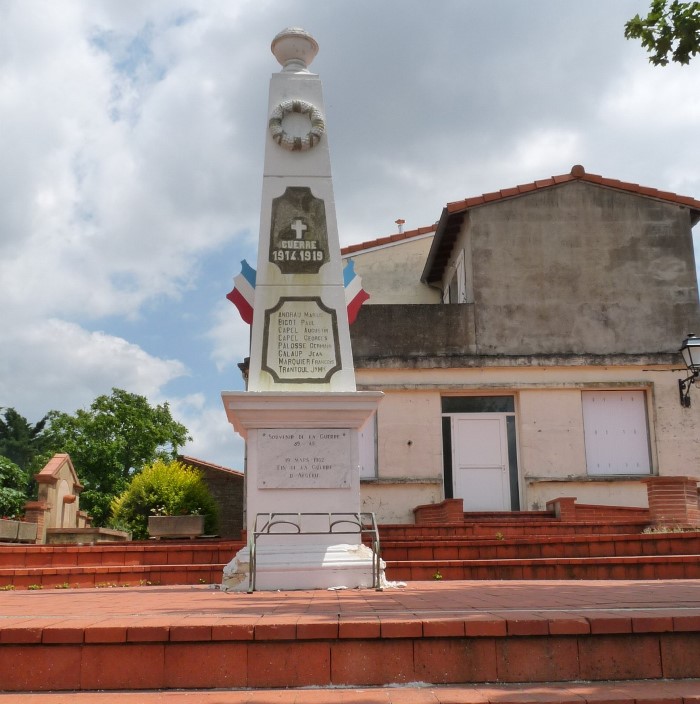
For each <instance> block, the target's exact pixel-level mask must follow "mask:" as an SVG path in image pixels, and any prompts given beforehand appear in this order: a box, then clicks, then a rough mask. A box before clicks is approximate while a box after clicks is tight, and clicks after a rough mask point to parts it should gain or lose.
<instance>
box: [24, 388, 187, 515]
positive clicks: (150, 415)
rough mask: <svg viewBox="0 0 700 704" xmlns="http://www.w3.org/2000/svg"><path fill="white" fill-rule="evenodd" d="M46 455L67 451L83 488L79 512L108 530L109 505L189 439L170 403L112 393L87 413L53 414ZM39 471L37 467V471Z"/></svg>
mask: <svg viewBox="0 0 700 704" xmlns="http://www.w3.org/2000/svg"><path fill="white" fill-rule="evenodd" d="M45 435H46V441H47V447H48V450H49V451H48V452H47V453H46V454H45V455H44V456H42V457H41V458H40V462H45V461H46V460H47V459H48V457H49V456H50V455H52V454H53V453H55V452H67V453H68V454H69V455H70V456H71V459H72V461H73V466H74V467H75V470H76V472H77V474H78V478H79V479H80V481H81V482H82V483H83V485H84V486H85V490H84V491H83V493H82V494H81V496H80V507H81V508H82V509H84V510H86V511H87V512H88V513H89V514H90V515H91V516H92V518H93V521H94V523H95V525H98V526H102V525H105V523H106V521H107V519H108V517H109V504H110V502H111V500H112V499H113V498H114V496H116V495H117V494H120V493H121V492H122V491H124V489H125V488H126V486H127V484H128V483H129V480H130V479H131V477H132V476H133V475H134V473H136V472H138V471H139V470H140V469H141V468H142V467H144V466H145V465H146V464H149V463H152V462H154V461H155V460H157V459H165V460H167V459H171V458H174V457H175V456H176V455H177V452H178V448H179V447H181V446H182V445H184V444H185V443H186V442H187V441H188V440H189V439H190V437H189V435H188V432H187V428H185V426H184V425H182V424H181V423H178V422H177V421H176V420H174V419H173V417H172V415H171V413H170V408H169V406H168V404H167V403H164V404H160V405H157V406H151V405H150V404H149V402H148V399H146V397H145V396H139V395H137V394H132V393H129V392H127V391H124V390H123V389H116V388H115V389H112V393H111V394H110V395H109V396H107V395H103V396H98V397H97V398H96V399H95V400H94V401H93V402H92V404H91V405H90V408H89V409H87V410H84V409H81V410H79V411H76V413H75V414H73V415H70V414H68V413H60V412H58V411H51V412H49V414H48V425H47V428H46V430H45ZM38 468H39V467H35V469H38Z"/></svg>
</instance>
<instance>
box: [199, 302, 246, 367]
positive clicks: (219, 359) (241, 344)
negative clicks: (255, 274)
mask: <svg viewBox="0 0 700 704" xmlns="http://www.w3.org/2000/svg"><path fill="white" fill-rule="evenodd" d="M212 318H213V319H214V324H213V325H212V327H211V328H210V329H209V331H208V332H207V333H206V337H207V338H208V339H209V340H210V341H211V345H212V349H211V359H213V360H214V362H215V363H216V367H217V369H218V370H219V371H223V370H224V369H227V368H229V367H232V366H234V365H237V364H238V363H239V362H241V361H242V360H243V359H244V358H245V357H247V356H248V354H249V351H250V326H249V325H247V324H246V323H244V322H243V320H242V319H241V317H240V315H239V314H238V311H237V310H236V308H235V307H234V306H233V305H232V304H231V303H230V302H229V301H223V302H221V301H220V302H218V303H217V304H216V307H215V308H214V312H213V314H212Z"/></svg>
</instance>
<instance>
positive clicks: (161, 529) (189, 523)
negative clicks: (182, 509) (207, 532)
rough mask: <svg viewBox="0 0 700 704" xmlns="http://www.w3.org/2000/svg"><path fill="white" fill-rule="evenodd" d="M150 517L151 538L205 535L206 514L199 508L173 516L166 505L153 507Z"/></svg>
mask: <svg viewBox="0 0 700 704" xmlns="http://www.w3.org/2000/svg"><path fill="white" fill-rule="evenodd" d="M151 513H152V514H153V515H151V516H149V517H148V535H149V536H150V537H151V538H156V540H159V539H160V538H197V537H199V536H200V535H204V516H203V515H202V514H201V512H200V510H199V509H198V508H194V509H190V512H189V513H180V514H178V515H175V516H172V515H170V514H168V512H167V509H166V508H165V506H158V507H156V508H152V509H151Z"/></svg>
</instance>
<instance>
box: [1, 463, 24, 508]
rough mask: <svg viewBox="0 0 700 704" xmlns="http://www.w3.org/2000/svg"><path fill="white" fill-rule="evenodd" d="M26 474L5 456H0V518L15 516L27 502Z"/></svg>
mask: <svg viewBox="0 0 700 704" xmlns="http://www.w3.org/2000/svg"><path fill="white" fill-rule="evenodd" d="M26 489H27V475H26V474H25V472H24V471H23V470H22V468H21V467H19V466H18V465H16V464H15V463H14V462H13V461H12V460H10V459H8V458H7V457H2V456H0V518H15V517H16V516H20V515H21V514H22V513H23V512H24V504H25V503H26V502H27V498H28V497H27V493H26Z"/></svg>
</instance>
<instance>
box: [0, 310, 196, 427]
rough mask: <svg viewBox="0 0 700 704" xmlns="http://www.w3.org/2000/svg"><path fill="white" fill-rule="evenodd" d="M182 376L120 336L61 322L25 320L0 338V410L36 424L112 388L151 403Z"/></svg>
mask: <svg viewBox="0 0 700 704" xmlns="http://www.w3.org/2000/svg"><path fill="white" fill-rule="evenodd" d="M186 373H187V372H186V369H185V368H184V366H183V365H182V363H181V362H178V361H176V360H166V359H158V358H156V357H153V356H151V355H148V354H146V353H145V352H144V351H143V350H142V349H141V348H140V347H138V346H137V345H134V344H131V343H129V342H127V341H126V340H123V339H121V338H119V337H115V336H113V335H109V334H106V333H103V332H88V331H86V330H84V329H82V328H81V327H79V326H78V325H75V324H73V323H68V322H65V321H62V320H56V319H47V320H28V321H25V323H24V324H22V325H18V326H12V327H11V328H10V329H9V330H6V331H5V332H4V334H3V351H2V355H1V356H0V399H2V401H1V402H0V405H12V406H15V407H16V408H17V410H18V411H19V412H20V413H22V414H23V415H25V416H27V417H28V418H31V419H35V420H38V419H39V418H40V417H41V416H42V415H44V413H46V412H47V411H49V410H61V411H66V412H69V413H72V412H73V411H75V410H76V409H78V408H82V407H86V406H88V405H89V404H90V403H91V402H92V400H93V399H94V398H95V397H96V396H98V395H100V394H103V393H109V391H110V389H111V387H112V386H118V387H119V388H124V389H126V390H127V391H130V392H132V393H138V394H142V395H144V396H147V397H149V398H154V397H157V396H158V394H159V391H160V389H161V387H162V386H164V385H165V384H166V383H167V382H169V381H171V380H173V379H176V378H178V377H180V376H182V375H184V374H186ZM16 399H19V401H17V400H16Z"/></svg>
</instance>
